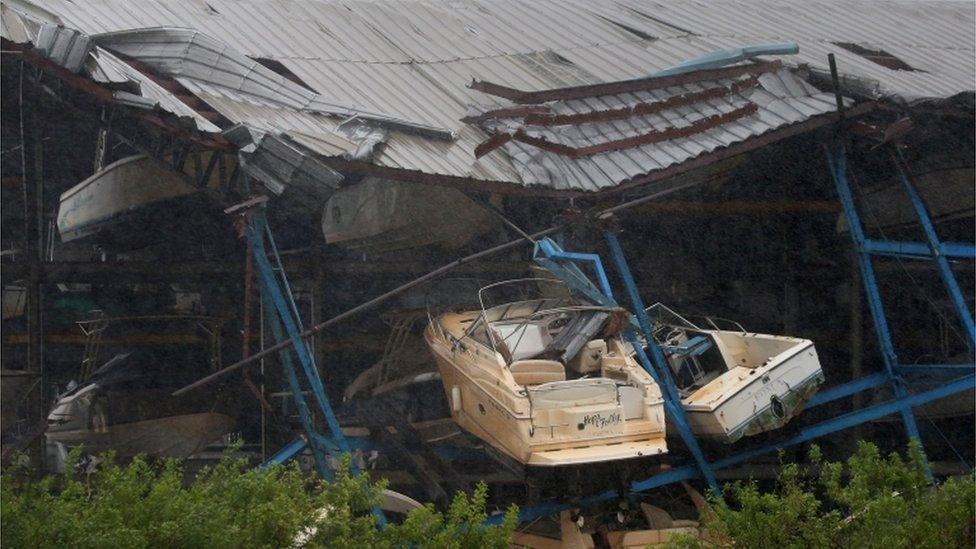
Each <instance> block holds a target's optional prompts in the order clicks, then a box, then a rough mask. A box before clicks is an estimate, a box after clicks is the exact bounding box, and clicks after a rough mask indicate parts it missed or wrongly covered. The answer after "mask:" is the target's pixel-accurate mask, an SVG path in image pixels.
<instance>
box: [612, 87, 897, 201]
mask: <svg viewBox="0 0 976 549" xmlns="http://www.w3.org/2000/svg"><path fill="white" fill-rule="evenodd" d="M878 105H879V104H878V103H877V102H874V101H871V102H868V103H861V104H860V105H856V106H854V107H850V108H848V109H847V113H846V116H847V118H854V117H856V116H861V115H863V114H867V113H869V112H872V111H874V110H876V109H878ZM836 121H837V115H836V114H835V113H828V114H822V115H820V116H816V117H813V118H810V119H808V120H806V121H804V122H800V123H798V124H793V125H792V126H786V127H785V128H780V129H778V130H773V131H771V132H766V133H764V134H762V135H760V136H757V137H752V138H749V139H747V140H745V141H742V142H739V143H736V144H734V145H729V146H728V147H723V148H721V149H717V150H714V151H712V152H710V153H708V154H703V155H701V156H697V157H695V158H693V159H691V160H686V161H685V162H681V163H680V164H675V165H673V166H669V167H667V168H665V169H663V170H657V171H653V172H649V173H647V174H644V175H639V176H636V177H633V178H631V179H630V180H629V181H624V182H622V183H621V184H619V185H617V186H616V187H614V188H612V189H608V190H607V191H604V192H602V193H600V194H601V196H611V195H614V194H618V193H621V192H627V191H632V190H633V189H635V188H638V187H642V186H644V185H648V184H651V183H656V182H658V181H663V180H665V179H670V178H672V177H675V176H678V175H681V174H684V173H688V172H691V171H694V170H697V169H700V168H704V167H705V166H708V165H710V164H715V163H716V162H720V161H722V160H725V159H728V158H732V157H734V156H739V155H740V154H745V153H748V152H752V151H754V150H757V149H761V148H763V147H766V146H769V145H770V144H772V143H776V142H778V141H782V140H784V139H789V138H790V137H795V136H797V135H800V134H804V133H807V132H811V131H814V130H816V129H818V128H822V127H824V126H827V125H829V124H832V123H834V122H836Z"/></svg>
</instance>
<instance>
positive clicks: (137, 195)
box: [58, 153, 219, 243]
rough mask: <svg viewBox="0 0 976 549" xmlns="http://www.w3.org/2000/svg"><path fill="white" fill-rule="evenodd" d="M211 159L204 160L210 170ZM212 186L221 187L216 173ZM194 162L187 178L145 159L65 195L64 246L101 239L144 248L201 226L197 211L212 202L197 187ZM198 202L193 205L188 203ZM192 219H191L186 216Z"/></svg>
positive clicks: (129, 161) (122, 164) (107, 171)
mask: <svg viewBox="0 0 976 549" xmlns="http://www.w3.org/2000/svg"><path fill="white" fill-rule="evenodd" d="M209 159H210V153H203V154H201V157H200V160H199V162H200V163H201V164H202V165H204V166H206V164H207V163H208V162H209ZM213 172H214V173H213V174H212V175H211V178H210V180H209V181H208V182H207V186H208V187H210V188H214V187H215V186H216V185H218V184H219V174H217V170H214V171H213ZM193 177H194V170H193V161H191V160H190V159H187V161H186V164H185V166H184V168H183V173H180V172H177V171H174V170H168V169H166V168H164V167H162V165H161V163H160V162H158V161H155V160H153V159H152V158H150V157H148V156H146V155H144V154H140V155H135V156H129V157H126V158H123V159H121V160H118V161H116V162H113V163H111V164H109V165H108V166H106V167H105V168H104V169H102V170H100V171H98V172H97V173H95V174H93V175H92V176H91V177H89V178H88V179H85V180H84V181H82V182H81V183H78V184H77V185H75V186H74V187H72V188H70V189H68V190H67V191H65V192H64V193H63V194H62V195H61V199H60V205H59V207H58V233H59V234H60V235H61V240H62V241H64V242H68V241H72V240H78V239H81V238H86V237H93V236H95V235H98V236H99V237H100V238H102V239H106V240H112V241H118V242H125V243H129V242H135V243H142V242H143V241H144V240H146V239H147V238H148V239H151V238H152V237H154V236H157V235H160V234H166V232H167V230H168V229H170V228H175V229H178V228H179V227H181V226H189V227H192V226H194V224H195V223H196V222H198V221H199V219H200V215H199V211H196V213H195V214H194V210H193V208H194V207H196V208H198V209H199V204H200V203H204V202H205V201H206V199H205V197H204V195H203V192H204V191H205V189H203V188H200V187H197V186H195V185H194V184H193V183H191V181H193ZM191 199H194V200H193V201H192V202H188V201H190V200H191ZM182 213H190V214H191V215H181V214H182Z"/></svg>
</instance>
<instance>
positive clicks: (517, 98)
mask: <svg viewBox="0 0 976 549" xmlns="http://www.w3.org/2000/svg"><path fill="white" fill-rule="evenodd" d="M782 67H783V65H782V63H780V62H779V61H772V62H768V63H754V64H749V65H734V66H731V67H723V68H720V69H710V70H704V71H695V72H689V73H685V74H676V75H673V76H662V77H657V78H654V77H650V78H639V79H635V80H624V81H620V82H607V83H602V84H590V85H586V86H573V87H569V88H558V89H552V90H542V91H524V90H518V89H515V88H509V87H507V86H501V85H498V84H492V83H491V82H483V81H480V80H475V81H474V82H472V83H471V84H469V85H468V87H469V88H471V89H473V90H477V91H480V92H483V93H487V94H489V95H495V96H498V97H503V98H505V99H508V100H509V101H512V102H513V103H519V104H538V103H545V102H547V101H560V100H566V99H582V98H585V97H598V96H601V95H616V94H619V93H632V92H638V91H647V90H657V89H661V88H667V87H670V86H682V85H685V84H694V83H698V82H704V81H708V80H721V79H723V78H736V77H738V76H743V75H750V76H759V75H760V74H763V73H767V72H775V71H778V70H779V69H781V68H782Z"/></svg>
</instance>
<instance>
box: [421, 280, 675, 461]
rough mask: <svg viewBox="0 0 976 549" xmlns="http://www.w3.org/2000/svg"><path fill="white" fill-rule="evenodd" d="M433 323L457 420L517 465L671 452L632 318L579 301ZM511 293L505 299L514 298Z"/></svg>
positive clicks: (526, 304) (507, 307)
mask: <svg viewBox="0 0 976 549" xmlns="http://www.w3.org/2000/svg"><path fill="white" fill-rule="evenodd" d="M526 283H531V284H532V288H533V290H535V285H536V284H540V283H543V284H551V283H555V281H553V280H548V279H546V280H540V279H523V280H516V281H507V282H501V283H496V284H493V285H490V286H486V287H485V288H482V289H481V290H480V291H479V294H478V298H479V302H480V303H481V309H480V310H476V311H465V312H447V313H444V314H440V315H438V316H437V317H436V318H432V319H431V322H430V325H429V326H428V327H427V329H426V331H425V333H424V337H425V339H426V341H427V344H428V346H429V347H430V349H431V351H432V353H433V355H434V359H435V360H436V361H437V366H438V369H439V370H440V374H441V380H442V382H443V387H444V391H445V395H446V397H447V400H448V403H449V404H450V408H451V415H452V417H453V418H454V421H455V422H457V424H458V425H460V426H461V428H463V429H464V430H466V431H468V432H470V433H472V434H473V435H475V436H476V437H478V438H480V439H481V440H483V441H485V442H487V443H488V444H490V445H491V446H493V447H494V448H496V449H498V450H499V451H501V452H502V453H504V454H507V455H508V456H510V457H512V458H514V459H515V460H517V461H518V462H520V463H522V464H526V465H530V466H558V465H577V464H585V463H594V462H605V461H614V460H622V459H629V458H637V457H644V456H657V455H661V454H664V453H665V452H667V445H666V443H665V418H664V409H663V399H662V398H661V391H660V389H659V387H658V386H657V384H656V383H655V382H654V381H653V379H652V378H651V376H650V375H648V373H647V372H645V371H644V370H643V369H642V368H641V367H640V366H639V365H638V364H637V363H636V362H635V361H634V359H633V358H632V357H631V355H632V352H631V347H630V345H629V344H628V343H626V342H625V341H624V340H623V339H622V338H621V335H620V332H621V330H622V328H623V327H624V326H625V325H626V320H622V318H623V319H625V318H626V312H624V311H623V310H621V309H617V308H609V307H602V306H597V305H592V304H590V303H587V302H585V301H583V300H581V299H577V298H572V297H570V298H533V299H517V300H513V301H504V302H502V304H500V305H495V306H486V305H485V298H486V292H488V291H489V290H491V291H492V292H493V293H494V292H496V291H503V290H509V289H511V288H512V287H513V286H516V285H521V287H522V288H523V289H525V288H526ZM506 293H507V292H506Z"/></svg>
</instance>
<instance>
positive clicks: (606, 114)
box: [468, 62, 836, 191]
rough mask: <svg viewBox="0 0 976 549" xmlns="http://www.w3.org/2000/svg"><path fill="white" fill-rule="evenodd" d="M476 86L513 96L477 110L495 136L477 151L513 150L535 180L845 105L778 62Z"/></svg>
mask: <svg viewBox="0 0 976 549" xmlns="http://www.w3.org/2000/svg"><path fill="white" fill-rule="evenodd" d="M472 87H473V88H475V89H478V90H481V91H483V92H485V93H489V94H492V95H500V96H503V97H506V98H508V99H511V100H512V102H513V104H512V105H509V106H502V107H500V108H497V107H494V106H492V107H491V108H488V109H486V110H484V111H483V112H481V113H476V114H475V115H474V116H471V117H469V118H468V120H469V121H471V122H472V123H475V124H477V125H478V126H479V127H481V128H482V129H484V130H485V131H486V132H487V133H488V134H490V135H491V136H492V137H490V138H489V139H487V140H485V141H484V142H482V143H481V144H480V145H479V146H478V147H477V148H476V149H475V154H476V155H477V156H479V157H482V156H485V155H488V154H498V153H496V152H494V151H496V150H500V151H503V152H504V156H506V157H507V158H508V159H509V160H510V162H511V163H512V166H513V167H514V168H515V170H516V171H517V172H518V174H519V176H520V177H521V179H522V181H523V182H524V183H525V184H527V185H545V186H548V187H553V188H556V189H582V190H589V191H597V190H601V189H603V188H607V187H612V186H615V185H618V184H620V183H623V182H625V181H627V180H629V179H631V178H633V177H636V176H638V175H642V174H645V173H647V172H650V171H655V170H660V169H664V168H667V167H668V166H671V165H672V164H677V163H681V162H684V161H686V160H689V159H691V158H694V157H696V156H698V155H701V154H704V153H707V152H711V151H713V150H715V149H717V148H720V147H727V146H729V145H731V144H733V143H737V142H741V141H745V140H746V139H749V138H752V137H756V136H759V135H762V134H764V133H766V132H768V131H770V130H774V129H776V128H778V127H781V126H785V125H789V124H792V123H796V122H800V121H803V120H806V119H807V118H810V117H813V116H818V115H822V114H826V113H830V112H833V111H834V109H835V108H836V107H835V105H836V104H835V103H834V97H833V96H832V95H830V94H826V93H822V92H820V91H819V90H817V89H816V88H814V87H813V86H811V85H809V84H807V83H806V82H804V81H803V80H802V79H800V78H798V77H797V76H795V75H793V74H792V73H791V72H790V71H789V70H787V69H784V68H782V66H781V65H780V63H778V62H772V63H758V64H746V65H735V66H732V67H727V68H722V69H713V70H707V71H696V72H693V73H686V74H683V75H679V76H665V77H659V78H645V79H641V80H630V81H624V82H615V83H606V84H597V85H591V86H580V87H576V88H563V89H557V90H542V91H535V92H522V91H518V90H513V89H510V88H505V87H503V86H499V85H496V84H491V83H487V82H475V83H473V84H472ZM520 104H522V105H530V107H529V108H526V107H521V106H520Z"/></svg>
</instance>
